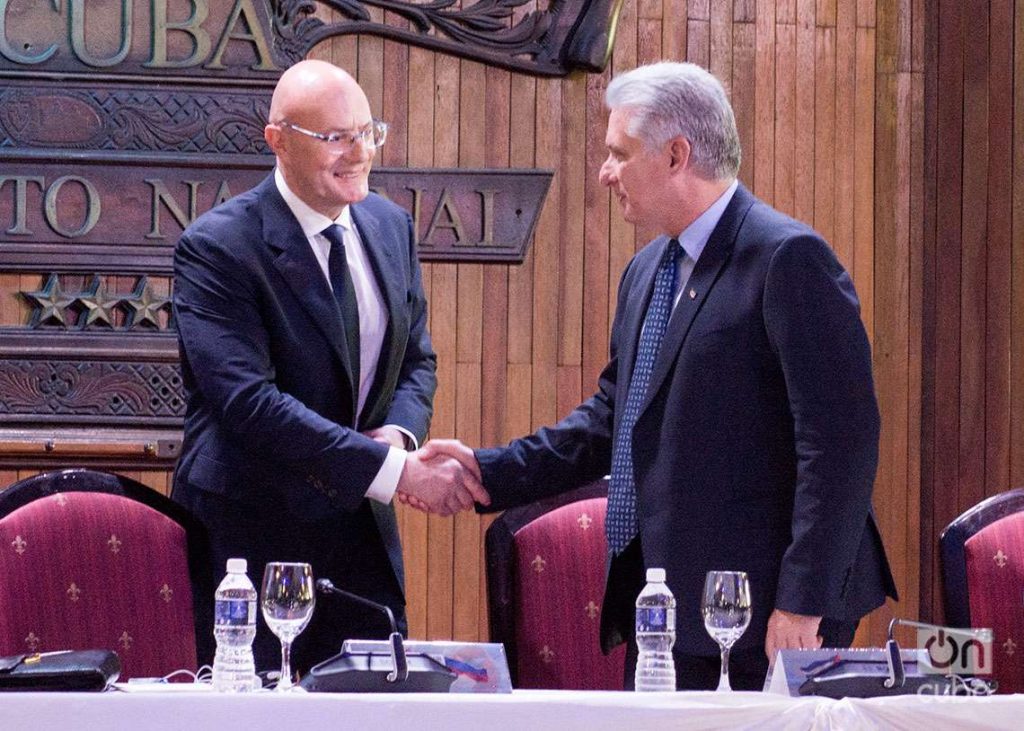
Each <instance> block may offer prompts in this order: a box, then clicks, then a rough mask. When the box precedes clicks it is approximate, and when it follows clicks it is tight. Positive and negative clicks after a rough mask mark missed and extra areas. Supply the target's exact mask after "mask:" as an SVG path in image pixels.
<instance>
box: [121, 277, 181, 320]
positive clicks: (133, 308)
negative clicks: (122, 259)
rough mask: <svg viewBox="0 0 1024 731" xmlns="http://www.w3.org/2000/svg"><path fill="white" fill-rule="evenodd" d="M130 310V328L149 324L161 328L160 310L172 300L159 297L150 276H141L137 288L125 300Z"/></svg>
mask: <svg viewBox="0 0 1024 731" xmlns="http://www.w3.org/2000/svg"><path fill="white" fill-rule="evenodd" d="M124 302H125V304H126V305H128V308H129V310H130V312H129V317H130V322H129V324H128V329H130V330H134V329H135V328H136V327H140V326H148V327H152V328H154V329H157V330H159V329H160V310H162V309H163V308H164V307H166V306H167V303H168V302H170V300H169V299H167V298H166V297H157V296H156V295H155V294H153V288H152V287H150V286H149V277H140V278H139V283H138V284H136V285H135V290H134V291H133V292H132V293H131V295H130V296H129V297H126V298H125V300H124Z"/></svg>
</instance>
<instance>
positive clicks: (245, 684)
mask: <svg viewBox="0 0 1024 731" xmlns="http://www.w3.org/2000/svg"><path fill="white" fill-rule="evenodd" d="M246 568H247V566H246V562H245V559H244V558H229V559H228V573H227V576H225V577H224V580H223V581H222V582H220V586H218V587H217V593H216V594H215V595H214V597H215V610H214V617H215V618H214V625H213V636H214V638H215V639H216V640H217V654H216V655H214V658H213V687H214V689H215V690H220V691H227V692H240V691H249V690H255V689H256V688H257V678H256V664H255V662H254V661H253V656H252V641H253V640H254V639H255V638H256V588H255V587H254V586H253V585H252V582H251V581H249V577H248V576H246V573H245V571H246Z"/></svg>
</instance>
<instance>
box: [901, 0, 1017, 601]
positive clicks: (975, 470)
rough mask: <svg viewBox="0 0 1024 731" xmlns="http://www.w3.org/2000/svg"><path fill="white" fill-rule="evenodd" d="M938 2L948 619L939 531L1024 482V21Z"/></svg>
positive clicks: (928, 448) (928, 569) (927, 582)
mask: <svg viewBox="0 0 1024 731" xmlns="http://www.w3.org/2000/svg"><path fill="white" fill-rule="evenodd" d="M925 5H926V11H925V12H926V13H927V16H926V22H925V23H924V24H923V29H922V31H921V32H923V39H922V43H921V54H920V58H921V61H920V62H921V64H922V66H923V69H924V80H925V85H924V93H923V98H922V100H923V106H924V125H923V129H924V133H923V141H922V147H923V157H924V167H923V174H922V178H923V198H922V202H923V211H922V220H923V224H924V225H923V261H922V268H923V286H922V293H923V307H922V310H923V317H922V333H923V338H922V340H923V349H922V352H923V358H924V362H923V369H922V377H923V384H922V389H921V392H922V395H923V398H922V413H923V419H922V429H921V442H922V450H921V451H922V454H921V482H920V485H921V510H922V516H923V521H922V523H923V528H924V530H923V531H922V539H921V561H920V563H921V582H920V602H921V614H922V616H925V617H930V618H933V619H936V620H940V619H941V618H942V616H943V612H942V601H941V586H942V585H941V580H940V578H941V577H940V564H939V559H938V552H937V550H936V543H935V540H936V538H937V536H938V534H939V533H940V532H941V530H942V529H943V527H944V526H945V525H946V524H947V523H949V522H950V521H951V520H953V519H954V518H955V517H956V516H957V515H959V514H960V513H962V512H963V511H964V510H966V509H968V508H970V507H971V506H973V505H975V504H976V503H978V502H979V501H980V500H982V499H984V498H986V497H989V496H991V495H993V494H995V493H997V492H1001V491H1003V490H1006V489H1008V488H1011V487H1019V486H1020V485H1021V481H1022V478H1024V473H1022V472H1021V470H1020V465H1021V463H1022V459H1024V456H1022V454H1021V451H1022V447H1021V444H1022V442H1021V439H1020V435H1021V432H1020V414H1021V413H1022V412H1021V409H1022V403H1021V402H1022V398H1024V380H1022V378H1021V357H1022V352H1021V346H1020V338H1019V335H1018V334H1017V333H1019V332H1020V331H1021V328H1022V323H1024V311H1022V309H1021V304H1020V297H1021V274H1022V272H1024V263H1022V259H1024V235H1022V229H1021V220H1022V219H1021V213H1022V210H1021V207H1020V201H1021V195H1022V192H1024V191H1022V186H1024V182H1022V177H1021V172H1020V167H1019V164H1020V161H1021V158H1020V150H1021V146H1022V135H1024V127H1022V126H1021V120H1020V113H1021V111H1022V108H1021V90H1020V86H1021V78H1022V75H1024V66H1022V59H1024V49H1022V45H1024V34H1022V33H1021V30H1022V27H1024V26H1022V7H1021V4H1020V3H1013V2H1010V1H1009V0H997V1H994V2H981V1H978V0H971V1H970V2H965V3H954V2H940V3H938V4H927V3H926V4H925ZM912 46H913V47H914V48H916V47H917V46H916V45H914V44H912ZM914 55H915V56H916V54H914Z"/></svg>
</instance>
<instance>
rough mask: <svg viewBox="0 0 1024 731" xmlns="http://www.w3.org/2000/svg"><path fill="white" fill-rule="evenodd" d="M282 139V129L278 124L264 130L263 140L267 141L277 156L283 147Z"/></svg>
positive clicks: (268, 126) (270, 125)
mask: <svg viewBox="0 0 1024 731" xmlns="http://www.w3.org/2000/svg"><path fill="white" fill-rule="evenodd" d="M281 138H282V135H281V128H280V127H278V126H277V125H276V124H268V125H267V126H266V127H264V128H263V139H265V140H266V141H267V146H268V147H269V148H270V151H271V152H273V153H274V154H275V155H276V154H277V151H278V149H279V148H280V146H281Z"/></svg>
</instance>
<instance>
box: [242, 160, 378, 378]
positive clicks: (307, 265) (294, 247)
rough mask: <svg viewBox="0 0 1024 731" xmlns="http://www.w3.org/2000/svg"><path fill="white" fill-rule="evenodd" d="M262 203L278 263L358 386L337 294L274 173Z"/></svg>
mask: <svg viewBox="0 0 1024 731" xmlns="http://www.w3.org/2000/svg"><path fill="white" fill-rule="evenodd" d="M260 206H261V207H260V210H261V211H262V213H263V238H264V241H266V242H267V245H268V246H269V247H270V248H271V249H272V250H273V251H274V252H275V256H274V260H273V261H274V266H275V267H276V268H277V270H278V272H280V273H281V276H282V277H283V278H284V280H285V282H286V283H287V284H288V287H289V288H290V289H291V290H292V292H293V293H294V294H295V298H296V299H297V300H298V302H299V304H300V305H301V306H302V308H303V309H304V310H305V311H306V313H307V314H308V315H309V316H310V318H312V320H313V322H315V323H316V326H317V328H319V330H320V331H321V332H322V333H323V335H324V337H325V338H326V339H327V342H328V343H329V344H330V346H331V349H332V350H333V351H334V354H335V355H337V357H338V360H339V361H341V365H342V369H343V370H344V372H345V378H346V379H347V380H348V382H349V384H350V385H352V386H353V387H354V388H357V387H358V386H355V384H354V383H353V381H354V379H353V377H352V366H351V363H350V361H349V353H348V347H347V346H346V343H347V342H348V341H347V340H346V339H345V326H344V323H343V322H342V319H341V312H340V311H339V309H338V305H337V302H336V301H335V299H334V294H333V293H332V292H331V288H330V286H329V285H328V284H327V279H326V278H325V277H324V275H323V271H322V270H321V269H320V264H319V263H318V262H317V260H316V257H315V256H314V255H313V250H312V249H311V248H310V246H309V241H308V240H307V239H306V235H305V234H304V233H303V232H302V227H301V226H299V222H298V221H296V220H295V216H294V215H293V214H292V212H291V209H290V208H288V204H287V203H285V202H284V198H282V197H281V194H280V193H279V192H278V190H277V186H276V185H275V184H274V177H273V176H272V175H271V176H270V177H268V178H267V179H266V180H265V181H264V182H263V184H262V190H261V191H260Z"/></svg>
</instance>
